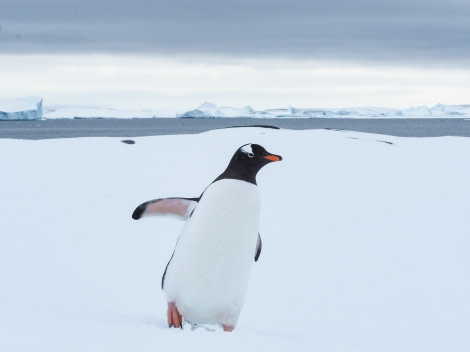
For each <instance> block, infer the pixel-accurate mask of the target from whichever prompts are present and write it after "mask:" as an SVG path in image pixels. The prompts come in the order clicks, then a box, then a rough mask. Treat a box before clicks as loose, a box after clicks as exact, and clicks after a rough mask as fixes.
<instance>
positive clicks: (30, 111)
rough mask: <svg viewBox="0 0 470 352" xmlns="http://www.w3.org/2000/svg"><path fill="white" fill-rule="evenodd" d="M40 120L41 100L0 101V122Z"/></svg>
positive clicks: (38, 98) (33, 98)
mask: <svg viewBox="0 0 470 352" xmlns="http://www.w3.org/2000/svg"><path fill="white" fill-rule="evenodd" d="M41 118H42V98H40V97H26V98H17V99H0V120H38V119H41Z"/></svg>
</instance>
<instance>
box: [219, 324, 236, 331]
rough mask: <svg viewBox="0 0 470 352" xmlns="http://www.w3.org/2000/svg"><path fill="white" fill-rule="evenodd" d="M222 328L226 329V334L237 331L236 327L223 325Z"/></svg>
mask: <svg viewBox="0 0 470 352" xmlns="http://www.w3.org/2000/svg"><path fill="white" fill-rule="evenodd" d="M222 327H223V328H224V331H226V332H232V331H233V329H235V326H230V325H223V324H222Z"/></svg>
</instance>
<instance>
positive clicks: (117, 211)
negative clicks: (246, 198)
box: [0, 128, 470, 352]
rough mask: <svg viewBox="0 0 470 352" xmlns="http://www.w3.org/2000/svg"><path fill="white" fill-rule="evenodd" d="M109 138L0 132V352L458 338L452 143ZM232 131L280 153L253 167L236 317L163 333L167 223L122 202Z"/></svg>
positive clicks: (183, 170) (464, 247)
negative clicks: (252, 201)
mask: <svg viewBox="0 0 470 352" xmlns="http://www.w3.org/2000/svg"><path fill="white" fill-rule="evenodd" d="M120 140H121V139H120V138H78V139H63V140H42V141H24V140H9V139H0V150H8V153H0V165H2V170H4V172H2V173H0V184H1V185H3V187H2V188H1V197H0V214H1V217H0V278H1V289H0V312H1V314H0V350H1V351H48V352H49V351H99V352H102V351H163V350H168V349H172V350H176V351H183V350H191V351H215V350H217V351H254V350H263V351H324V352H328V351H366V352H368V351H370V352H377V351H402V352H403V351H410V352H411V351H413V352H415V351H468V350H470V340H469V339H468V331H470V300H469V297H470V280H468V278H469V277H470V256H469V253H470V241H469V234H470V221H469V216H468V204H469V199H470V186H469V180H470V163H468V150H470V139H469V138H459V137H443V138H421V139H418V138H399V137H388V136H381V135H372V134H363V133H358V132H338V131H323V130H312V131H289V130H272V129H262V128H239V129H227V130H217V131H212V132H207V133H202V134H197V135H184V136H159V137H142V138H135V141H136V144H134V145H127V144H124V143H121V142H120ZM384 141H385V142H389V143H393V144H389V143H384ZM249 142H256V143H260V144H262V145H264V146H265V147H266V148H267V149H268V150H269V151H271V152H273V153H277V154H280V155H282V156H283V158H284V159H283V161H282V162H279V163H275V164H272V165H268V166H266V167H265V168H264V169H263V170H261V172H260V174H259V177H258V183H259V188H260V193H261V201H262V216H261V228H260V232H261V235H262V237H263V252H262V253H261V257H260V260H259V261H258V262H257V263H256V264H255V265H254V268H253V273H252V277H251V281H250V285H249V290H248V295H247V301H246V304H245V307H244V310H243V311H242V314H241V317H240V321H239V325H238V326H237V329H236V330H235V332H233V333H231V334H229V333H223V332H222V331H220V329H216V331H213V332H211V331H206V330H205V329H204V328H199V329H196V330H195V331H190V330H189V329H185V330H178V329H169V328H168V327H167V326H166V320H165V314H166V302H165V298H164V295H163V293H162V292H161V290H160V278H161V274H162V272H163V270H164V267H165V265H166V263H167V261H168V259H169V258H170V256H171V253H172V250H173V248H174V244H175V241H176V238H177V234H178V232H179V230H180V229H181V227H182V223H181V222H179V221H177V220H174V219H172V218H168V219H165V218H159V219H156V218H148V219H143V220H139V221H133V220H132V219H131V213H132V211H133V210H134V207H135V206H137V205H138V204H140V203H141V202H142V201H145V200H149V199H151V198H156V197H167V196H188V197H193V196H198V195H199V194H200V193H201V191H202V190H203V189H204V187H205V186H207V184H208V183H209V182H211V181H212V179H214V178H215V177H216V176H217V175H218V173H220V172H221V171H222V170H223V169H224V168H225V166H226V164H227V163H228V161H229V159H230V157H231V155H232V153H233V152H234V150H235V149H236V148H238V147H239V146H241V145H243V144H245V143H249ZM201 165H203V166H204V167H201ZM32 180H33V181H34V182H31V181H32Z"/></svg>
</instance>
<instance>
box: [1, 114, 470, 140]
mask: <svg viewBox="0 0 470 352" xmlns="http://www.w3.org/2000/svg"><path fill="white" fill-rule="evenodd" d="M255 125H264V126H273V127H278V128H286V129H293V130H307V129H339V130H350V131H360V132H368V133H376V134H383V135H390V136H400V137H440V136H462V137H470V120H469V119H423V118H419V119H388V118H387V119H369V118H368V119H356V118H354V119H352V118H345V119H332V118H310V119H296V118H275V119H251V118H219V119H183V118H151V119H144V118H138V119H113V118H106V119H51V120H34V121H0V138H15V139H51V138H73V137H139V136H157V135H171V134H191V133H200V132H204V131H209V130H213V129H219V128H228V127H235V126H237V127H238V126H255Z"/></svg>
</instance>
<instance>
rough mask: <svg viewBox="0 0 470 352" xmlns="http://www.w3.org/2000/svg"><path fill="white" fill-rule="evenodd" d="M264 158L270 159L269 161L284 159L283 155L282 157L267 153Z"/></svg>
mask: <svg viewBox="0 0 470 352" xmlns="http://www.w3.org/2000/svg"><path fill="white" fill-rule="evenodd" d="M263 158H265V159H268V160H269V161H281V160H282V157H280V156H279V155H266V156H263Z"/></svg>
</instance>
